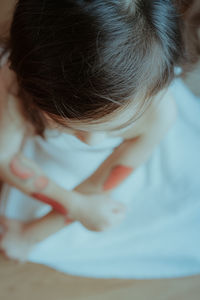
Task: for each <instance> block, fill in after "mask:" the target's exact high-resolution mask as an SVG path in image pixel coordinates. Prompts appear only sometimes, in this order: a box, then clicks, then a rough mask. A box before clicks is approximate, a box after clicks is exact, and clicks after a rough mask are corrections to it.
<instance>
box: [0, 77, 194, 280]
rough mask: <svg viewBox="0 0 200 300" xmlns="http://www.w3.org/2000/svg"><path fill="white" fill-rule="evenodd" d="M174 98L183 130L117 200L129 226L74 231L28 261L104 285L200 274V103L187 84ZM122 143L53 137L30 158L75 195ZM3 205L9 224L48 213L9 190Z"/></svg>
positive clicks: (30, 146)
mask: <svg viewBox="0 0 200 300" xmlns="http://www.w3.org/2000/svg"><path fill="white" fill-rule="evenodd" d="M171 91H172V92H173V95H174V97H175V99H176V103H177V107H178V117H177V121H176V123H175V124H174V126H173V127H172V128H171V129H170V131H169V132H168V134H167V135H166V136H165V137H164V139H163V140H162V142H161V144H160V145H158V146H157V147H156V149H155V151H154V152H153V154H152V156H151V158H150V159H149V160H148V162H147V163H146V164H145V165H143V166H141V167H140V168H138V169H137V170H136V171H135V172H134V173H133V174H132V175H131V176H130V177H129V178H128V179H127V180H126V181H125V182H124V183H123V184H122V185H121V186H120V187H118V188H117V189H116V190H115V191H114V192H113V194H112V195H113V198H114V199H116V200H119V201H122V202H124V203H126V204H127V206H128V214H127V217H126V219H125V221H124V222H123V223H122V224H121V225H120V226H118V227H117V228H114V229H112V230H110V231H107V232H100V233H96V232H89V231H88V230H86V229H85V228H83V227H82V225H81V224H79V223H74V224H72V225H70V226H68V227H65V228H64V229H63V230H61V231H60V232H58V233H56V234H54V235H53V236H51V237H49V238H48V239H46V240H45V241H43V242H41V243H40V244H38V245H37V246H36V247H35V248H34V249H33V251H32V252H31V254H30V256H29V261H31V262H35V263H40V264H44V265H47V266H50V267H52V268H55V269H57V270H59V271H62V272H65V273H69V274H72V275H78V276H89V277H102V278H111V277H112V278H161V277H176V276H187V275H192V274H197V273H200V238H199V232H200V99H197V98H196V97H195V96H194V95H192V94H191V93H190V91H189V90H188V89H187V88H186V87H185V86H184V84H183V83H182V81H180V80H176V81H175V82H174V83H173V85H172V86H171ZM121 141H122V139H121V138H113V139H109V140H106V141H105V142H104V143H102V144H101V145H100V146H96V147H91V146H87V145H85V144H83V143H82V142H81V141H79V140H78V139H77V138H75V137H73V136H70V135H67V134H62V135H59V136H56V133H55V132H49V133H48V142H44V141H42V140H41V139H39V138H37V139H36V140H31V141H29V143H27V146H26V149H25V152H26V154H27V155H28V156H29V157H31V158H33V159H34V160H35V161H37V162H38V163H39V164H40V165H41V166H42V168H43V169H44V170H45V171H46V172H48V174H49V176H51V177H52V178H53V179H54V180H56V181H57V182H58V183H60V184H61V185H62V186H63V187H65V188H66V189H73V188H74V187H75V186H76V185H78V184H79V183H80V182H81V181H82V180H83V179H84V178H86V177H87V176H89V175H90V174H91V173H92V172H93V171H94V170H95V168H97V167H98V165H100V164H101V162H102V161H103V160H104V159H105V158H106V157H107V156H108V155H109V154H110V153H111V152H112V149H113V148H114V147H115V146H117V145H119V144H120V142H121ZM5 200H6V202H7V206H5ZM3 202H4V209H6V215H7V216H10V217H15V218H16V217H17V218H20V219H23V220H28V219H31V218H34V217H36V216H40V215H43V214H45V213H47V212H48V211H49V207H48V206H47V205H44V204H41V203H39V202H37V201H36V200H32V199H30V198H28V197H27V196H25V195H23V194H21V193H20V192H19V191H16V190H15V189H11V190H10V191H9V190H8V195H7V196H5V197H4V201H3Z"/></svg>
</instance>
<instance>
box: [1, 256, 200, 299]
mask: <svg viewBox="0 0 200 300" xmlns="http://www.w3.org/2000/svg"><path fill="white" fill-rule="evenodd" d="M0 299H1V300H12V299H13V300H14V299H15V300H66V299H70V300H122V299H124V300H129V299H130V300H133V299H135V300H172V299H173V300H199V299H200V276H198V277H189V278H181V279H180V278H179V279H167V280H163V279H161V280H116V279H110V280H105V279H104V280H99V279H90V278H79V277H72V276H67V275H66V274H61V273H58V272H56V271H55V270H51V269H49V268H47V267H44V266H40V265H35V264H30V263H27V264H24V265H21V264H16V263H15V262H12V261H6V260H5V259H4V258H3V257H1V256H0Z"/></svg>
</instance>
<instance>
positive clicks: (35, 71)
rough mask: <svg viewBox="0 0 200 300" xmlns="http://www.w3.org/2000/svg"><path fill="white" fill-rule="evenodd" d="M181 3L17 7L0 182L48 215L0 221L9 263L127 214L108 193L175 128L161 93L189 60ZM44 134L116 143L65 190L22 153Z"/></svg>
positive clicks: (4, 77)
mask: <svg viewBox="0 0 200 300" xmlns="http://www.w3.org/2000/svg"><path fill="white" fill-rule="evenodd" d="M179 2H180V3H179ZM179 2H177V3H174V4H173V3H172V1H142V0H138V1H117V2H116V1H98V0H96V1H74V0H73V1H70V0H68V1H59V3H56V2H55V1H41V0H33V1H31V0H28V1H27V0H19V1H18V3H17V6H16V8H15V12H14V16H13V20H12V25H11V30H10V36H9V39H8V42H7V48H6V51H9V52H8V53H9V57H8V63H7V64H4V66H3V67H2V69H1V82H2V84H1V145H2V146H1V163H0V166H1V167H0V169H1V178H2V179H3V181H4V182H7V183H9V184H11V185H13V186H15V187H17V188H18V189H20V190H21V191H23V192H24V193H26V194H27V195H29V196H31V197H33V198H35V199H38V200H40V201H43V202H44V203H47V204H50V205H51V206H52V207H53V208H54V210H53V211H51V212H50V213H48V214H46V215H45V216H43V217H42V218H37V219H34V220H32V221H29V222H26V223H21V222H19V221H16V220H7V219H4V218H2V225H3V226H4V230H5V231H4V234H3V237H2V241H1V248H2V250H4V251H5V253H6V254H7V255H8V256H9V257H12V258H15V259H18V260H25V259H26V255H27V254H28V252H29V250H30V247H31V246H32V245H33V244H35V243H37V242H39V241H41V240H42V239H44V238H46V237H48V236H49V235H50V234H52V233H54V232H56V231H58V230H59V229H61V228H62V227H63V226H65V225H66V223H68V222H71V221H72V220H78V221H80V222H81V223H82V224H83V225H84V226H85V227H87V228H88V229H90V230H96V231H99V230H104V229H105V228H109V227H110V226H113V225H115V224H117V223H119V222H120V221H121V220H122V219H123V217H124V206H123V205H122V204H120V203H118V202H116V201H114V200H112V199H111V196H110V192H111V191H112V190H113V189H115V188H117V187H118V186H119V185H121V184H122V183H123V181H124V180H125V179H127V177H128V176H129V175H130V174H131V173H132V172H133V171H134V170H135V169H136V168H137V167H138V166H140V165H141V164H143V163H144V162H145V161H146V160H147V159H148V158H149V157H150V155H151V153H152V151H153V149H154V148H155V146H156V145H157V144H158V143H159V142H160V140H161V139H162V137H163V136H164V135H165V133H166V132H167V130H168V129H169V128H170V126H171V125H172V123H173V122H174V120H175V116H176V110H175V105H174V101H173V99H172V98H170V97H164V94H165V91H166V88H167V86H168V85H169V83H170V82H171V80H172V79H173V78H174V68H175V66H180V65H182V64H183V62H185V61H186V57H185V56H184V51H185V49H184V46H183V45H184V43H183V35H182V34H181V29H180V28H181V26H183V24H181V21H180V18H179V17H178V12H179V11H180V9H183V11H185V9H186V8H187V5H186V6H183V4H185V3H183V2H184V1H183V2H182V1H179ZM179 5H180V6H179ZM16 83H17V84H16ZM8 91H9V93H8ZM7 94H8V95H7ZM161 99H162V100H161ZM27 124H28V125H27ZM5 128H6V130H5ZM45 129H49V132H51V131H53V130H55V129H56V130H57V131H59V132H61V133H62V134H69V135H74V136H76V137H77V138H78V139H80V140H81V141H82V142H83V143H86V144H88V145H93V144H94V143H96V142H97V143H103V139H104V138H107V137H109V138H110V137H111V138H112V137H118V136H119V137H120V138H122V141H121V142H120V143H119V144H118V145H115V146H114V147H113V149H112V150H113V151H112V154H111V155H109V156H108V157H107V158H106V159H105V160H104V161H103V162H102V164H101V165H100V166H96V167H95V168H94V167H93V170H92V171H93V172H91V170H89V171H88V173H87V176H86V174H84V176H86V177H88V178H87V179H85V180H83V182H80V183H79V184H78V185H77V186H75V187H74V189H73V190H72V191H69V190H68V191H67V190H66V188H63V187H62V184H60V185H59V182H58V181H55V180H52V179H51V176H50V177H48V176H47V175H46V174H44V172H43V171H42V170H41V169H40V167H39V166H38V165H37V164H36V163H33V161H31V160H29V159H28V158H26V157H25V156H24V155H23V154H22V152H21V151H22V149H23V146H24V145H25V144H26V139H27V137H28V136H30V134H32V135H40V136H41V137H42V138H45V139H46V142H44V144H43V142H42V140H39V142H38V143H39V144H40V147H41V149H42V147H44V148H45V143H47V144H48V141H49V140H50V139H51V137H49V136H48V130H46V131H45ZM10 138H12V143H10ZM8 145H9V146H8ZM47 152H48V151H47ZM47 155H48V154H47ZM49 157H51V156H49ZM48 163H49V164H51V161H48ZM59 181H62V179H61V177H60V178H59ZM2 197H3V196H2ZM56 211H57V212H56ZM61 214H62V215H63V216H64V217H63V216H62V215H61ZM12 243H13V244H14V247H11V245H12Z"/></svg>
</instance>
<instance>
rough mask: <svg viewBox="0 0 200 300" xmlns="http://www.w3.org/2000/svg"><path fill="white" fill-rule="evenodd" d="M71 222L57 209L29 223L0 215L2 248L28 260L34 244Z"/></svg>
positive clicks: (14, 256)
mask: <svg viewBox="0 0 200 300" xmlns="http://www.w3.org/2000/svg"><path fill="white" fill-rule="evenodd" d="M71 222H72V221H70V222H69V220H68V221H66V219H65V218H64V217H63V216H62V215H60V214H58V213H57V212H55V211H52V212H50V213H49V214H48V215H46V216H44V217H42V218H40V219H36V220H33V221H30V222H27V223H23V222H21V221H19V220H14V219H7V218H5V217H0V227H1V229H2V232H1V241H0V249H1V251H2V252H4V254H5V255H6V256H7V257H9V258H12V259H16V260H18V261H26V260H27V257H28V255H29V253H30V251H31V250H32V248H33V246H34V245H36V244H37V243H39V242H41V241H42V240H44V239H45V238H47V237H49V236H50V235H52V234H54V233H55V232H57V231H59V230H60V229H62V228H63V227H64V226H66V225H67V224H70V223H71Z"/></svg>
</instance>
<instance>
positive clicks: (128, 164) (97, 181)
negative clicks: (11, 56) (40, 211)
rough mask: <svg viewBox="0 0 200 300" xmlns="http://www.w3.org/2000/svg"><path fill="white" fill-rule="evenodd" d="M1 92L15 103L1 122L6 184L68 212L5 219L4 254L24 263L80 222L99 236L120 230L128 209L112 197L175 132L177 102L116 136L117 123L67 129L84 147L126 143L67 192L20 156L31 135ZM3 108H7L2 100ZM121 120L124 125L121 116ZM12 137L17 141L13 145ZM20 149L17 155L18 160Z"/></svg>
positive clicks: (155, 108) (0, 168)
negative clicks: (109, 140) (116, 140)
mask: <svg viewBox="0 0 200 300" xmlns="http://www.w3.org/2000/svg"><path fill="white" fill-rule="evenodd" d="M1 89H2V92H1V96H2V95H3V97H4V99H7V102H6V103H9V102H10V108H11V109H10V110H8V111H7V114H5V110H4V111H3V110H2V111H3V112H4V113H3V114H2V116H1V135H0V138H1V145H3V149H4V151H1V157H0V172H1V173H0V174H1V178H2V179H3V181H4V182H7V183H9V184H10V185H13V186H15V187H17V188H18V189H20V190H21V191H23V192H24V193H26V194H28V195H31V194H33V193H34V194H35V193H36V194H38V193H39V194H41V195H43V196H46V197H48V199H49V198H50V199H51V200H52V199H54V200H55V201H56V203H57V204H61V207H62V208H64V209H65V211H64V212H63V211H61V210H59V209H57V211H55V210H53V211H51V212H50V213H49V214H48V215H46V216H44V217H43V218H40V219H37V220H34V221H30V222H27V223H22V222H19V221H17V220H8V219H5V218H3V217H2V218H1V224H2V225H3V227H4V234H3V236H2V239H1V249H2V251H4V253H5V254H6V255H7V256H8V257H10V258H13V259H16V260H19V261H25V260H26V257H27V255H28V253H29V251H30V249H31V248H32V246H34V245H35V244H36V243H38V242H40V241H42V240H43V239H45V238H47V237H48V236H50V235H52V234H54V233H55V232H57V231H58V230H60V229H62V228H63V227H64V226H66V225H68V224H70V223H71V222H72V221H73V220H75V221H79V222H81V223H82V225H83V226H85V227H86V228H88V229H89V230H94V231H102V230H105V229H108V228H111V227H113V226H116V225H118V224H119V223H120V222H121V221H122V220H123V218H124V216H125V207H124V206H123V205H122V204H120V203H118V202H116V201H114V200H112V199H111V197H110V192H111V191H112V190H113V189H114V188H116V187H118V186H119V185H120V184H121V183H122V182H123V181H124V180H126V179H127V177H128V176H129V175H130V174H131V173H132V172H133V171H134V170H135V169H136V168H137V167H139V166H140V165H141V164H143V163H145V162H146V160H147V159H148V158H149V157H150V156H151V154H152V152H153V150H154V148H155V146H156V145H157V144H158V143H159V142H160V140H161V139H162V138H163V136H164V135H165V133H166V132H167V131H168V129H169V128H170V127H171V125H172V124H173V122H174V120H175V116H176V109H175V104H174V101H173V99H172V98H171V97H164V98H163V99H162V100H160V101H159V102H158V101H157V102H156V101H155V102H154V101H152V104H151V105H150V106H149V107H148V109H147V110H146V111H145V113H144V114H143V115H142V116H141V117H140V118H139V119H138V120H137V121H136V122H134V123H133V124H132V125H131V126H130V125H129V126H128V128H127V129H126V128H124V129H122V130H118V131H117V130H114V131H113V130H112V129H113V125H114V126H115V127H118V126H120V125H122V124H121V123H120V122H119V121H115V119H114V122H113V121H110V122H107V123H101V124H98V125H90V124H88V125H85V124H81V123H80V124H77V123H76V124H74V123H72V122H71V124H69V123H68V127H69V125H70V129H69V128H68V127H66V128H64V127H63V128H60V130H61V131H64V132H68V133H69V134H73V135H75V136H77V137H78V138H79V139H80V140H81V141H82V142H84V143H87V144H91V145H92V144H93V143H94V141H96V142H97V141H99V140H98V138H99V137H100V138H101V139H102V138H104V137H106V136H107V135H108V136H120V137H123V142H122V143H121V144H120V145H119V146H118V147H116V148H115V149H114V151H113V153H112V154H111V155H110V156H109V157H108V158H107V159H106V160H105V161H104V162H103V163H102V165H101V166H100V167H99V168H98V169H97V170H96V171H95V172H94V173H93V174H92V175H91V176H90V177H89V178H87V179H86V180H85V181H84V182H82V183H81V184H79V185H78V186H77V187H76V188H75V189H74V190H73V191H66V190H64V189H63V188H61V187H60V186H58V185H57V184H56V183H55V182H53V181H52V180H50V179H49V178H48V177H47V176H46V175H45V174H44V173H43V172H42V170H41V169H40V167H39V166H37V164H35V163H34V162H33V161H30V160H28V159H27V158H26V157H24V156H23V155H22V153H20V149H21V147H22V144H23V140H24V139H25V136H26V135H27V133H26V131H27V126H26V124H25V123H24V120H23V118H22V116H21V115H20V113H19V111H18V109H17V105H16V103H17V101H16V98H15V97H14V96H13V95H12V96H11V95H10V96H9V97H10V98H8V95H7V94H6V92H5V91H4V92H3V89H4V87H3V85H2V86H1ZM9 99H10V100H9ZM1 103H4V102H3V98H2V102H1ZM4 108H5V107H4ZM12 110H13V111H12ZM12 113H13V116H12ZM5 116H6V118H5ZM16 116H18V117H17V118H16ZM9 118H10V119H9ZM117 119H118V118H116V120H117ZM119 119H120V120H122V119H123V117H122V115H121V118H119ZM2 120H3V122H2ZM112 120H113V119H112ZM11 121H12V122H11ZM13 123H14V124H13ZM49 123H50V126H51V127H52V128H53V127H54V126H56V124H54V123H53V122H50V121H49ZM2 124H3V125H2ZM11 124H12V125H11ZM13 125H14V126H13ZM25 128H26V130H25ZM72 128H73V129H72ZM79 128H81V130H79ZM83 129H84V130H83ZM11 136H13V137H15V138H13V139H11ZM8 137H9V141H8V140H7V139H8ZM11 140H12V147H11V146H10V145H11V144H10V141H11ZM8 145H9V148H8ZM16 149H18V151H17V154H16ZM8 150H9V151H8ZM13 170H14V171H13ZM44 202H45V201H44ZM50 204H51V203H50ZM52 206H53V205H52ZM55 208H58V206H57V207H54V209H55ZM65 212H66V214H65ZM61 213H62V214H63V215H61ZM12 245H13V246H12Z"/></svg>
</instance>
